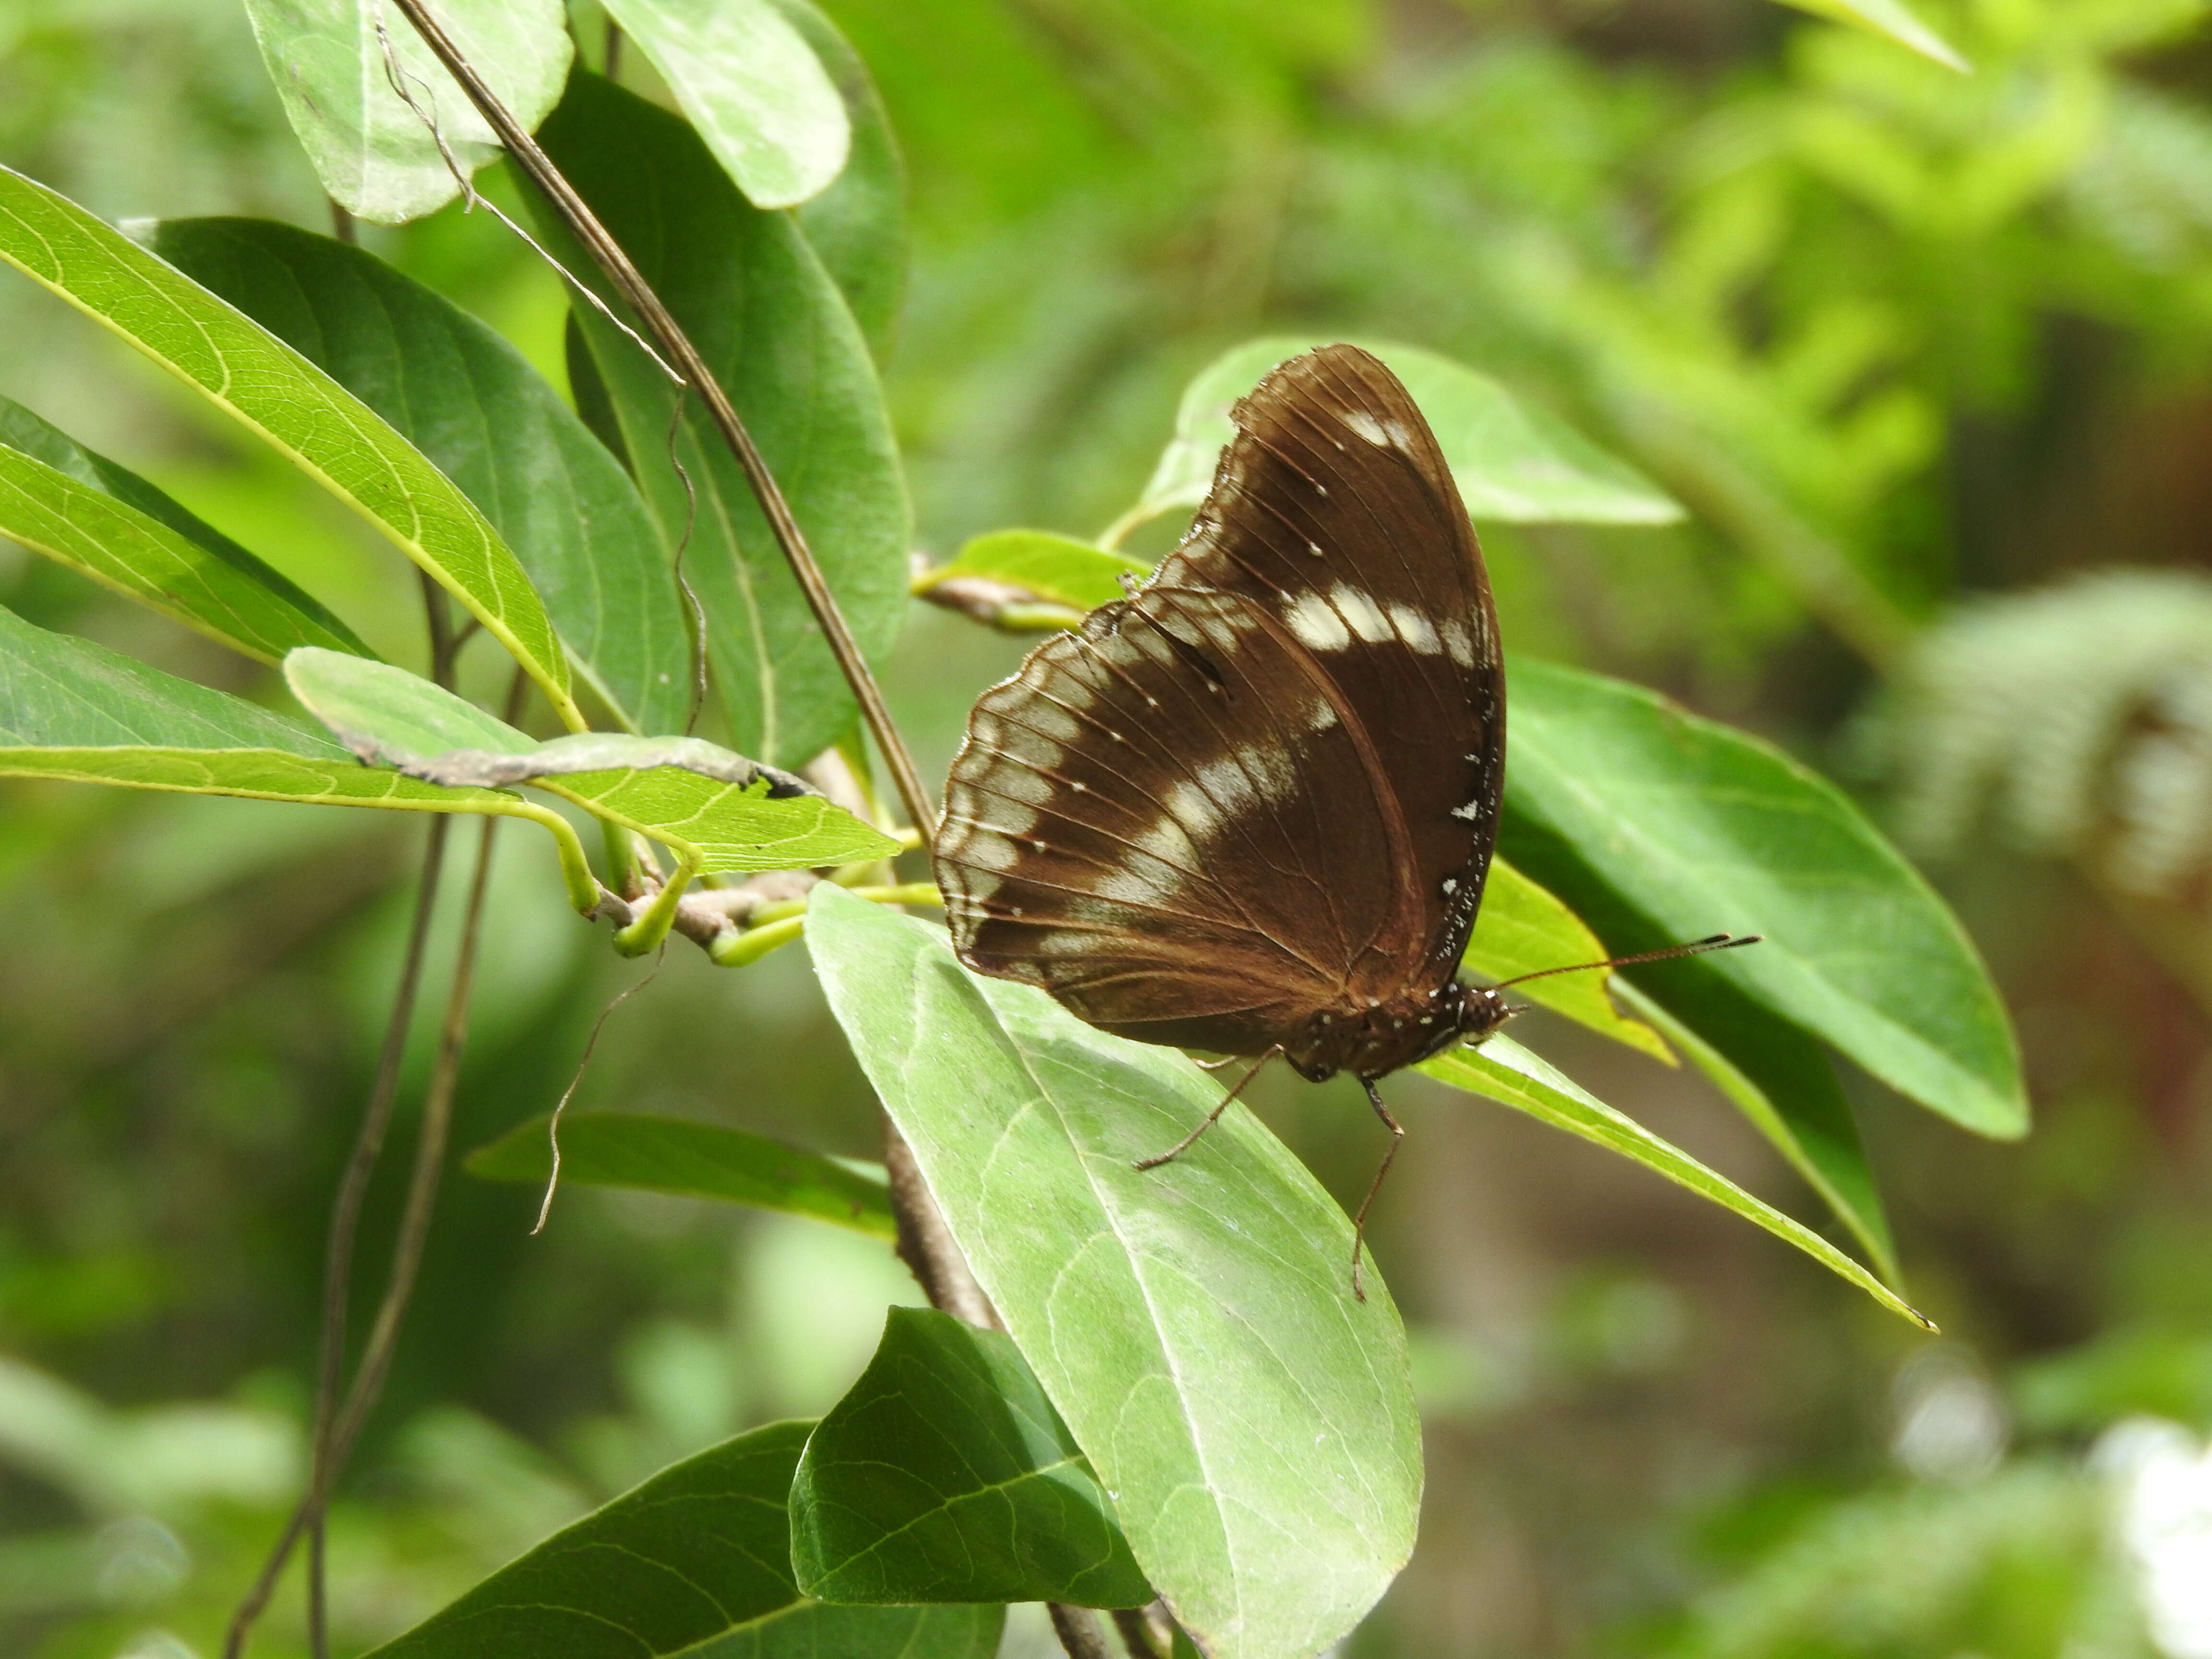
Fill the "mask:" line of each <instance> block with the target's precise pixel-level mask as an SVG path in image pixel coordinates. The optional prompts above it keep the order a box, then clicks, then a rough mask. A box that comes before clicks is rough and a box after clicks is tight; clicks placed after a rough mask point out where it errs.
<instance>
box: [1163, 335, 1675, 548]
mask: <svg viewBox="0 0 2212 1659" xmlns="http://www.w3.org/2000/svg"><path fill="white" fill-rule="evenodd" d="M1338 338H1340V337H1339V336H1335V335H1324V336H1321V337H1310V336H1309V337H1293V336H1271V337H1268V338H1266V339H1260V340H1250V341H1247V342H1246V343H1244V344H1243V345H1241V346H1238V347H1237V348H1236V349H1233V350H1231V351H1229V352H1227V353H1225V354H1224V355H1223V356H1220V357H1218V358H1216V359H1215V360H1214V361H1213V362H1212V363H1210V364H1209V365H1207V367H1206V368H1204V369H1202V370H1200V373H1199V375H1198V378H1197V379H1195V380H1193V381H1192V382H1191V383H1190V385H1189V386H1188V387H1187V388H1185V390H1184V392H1183V394H1182V406H1181V408H1180V409H1178V410H1176V431H1175V436H1174V437H1173V438H1172V439H1170V441H1169V442H1168V447H1167V449H1166V451H1165V452H1164V453H1163V454H1162V455H1161V456H1160V459H1159V464H1158V465H1157V466H1156V467H1155V468H1154V469H1153V471H1152V481H1151V482H1150V483H1147V484H1146V486H1145V493H1144V496H1143V499H1142V501H1141V502H1140V504H1139V507H1138V509H1137V510H1136V512H1135V513H1132V515H1131V517H1132V518H1133V519H1148V518H1156V517H1158V515H1159V514H1161V513H1166V512H1169V511H1171V510H1172V509H1174V508H1176V507H1196V506H1197V505H1198V504H1199V503H1200V501H1204V500H1205V499H1206V490H1207V489H1210V488H1211V487H1212V483H1213V469H1214V465H1215V463H1216V462H1217V461H1218V459H1219V458H1220V454H1221V448H1222V446H1223V445H1224V444H1226V443H1227V442H1228V441H1229V439H1230V435H1231V433H1232V432H1233V431H1234V430H1235V428H1233V427H1232V426H1231V423H1230V419H1229V410H1230V406H1231V404H1234V403H1235V402H1236V401H1237V399H1238V398H1242V397H1243V396H1244V395H1245V393H1247V392H1249V391H1251V390H1252V388H1253V387H1254V386H1256V385H1258V384H1259V382H1260V380H1261V377H1262V376H1264V375H1265V374H1267V371H1268V370H1269V369H1271V368H1274V367H1275V365H1276V364H1278V363H1279V362H1284V361H1285V359H1287V358H1291V357H1295V356H1297V355H1298V354H1299V353H1300V352H1303V351H1310V350H1311V349H1314V348H1315V347H1316V346H1322V345H1328V344H1329V343H1332V342H1333V341H1334V340H1336V339H1338ZM1349 343H1351V344H1353V345H1357V346H1360V347H1363V348H1364V349H1366V350H1368V351H1371V352H1373V353H1374V354H1375V355H1376V356H1378V357H1380V358H1381V359H1382V360H1383V362H1385V363H1388V364H1389V366H1390V368H1391V369H1392V371H1393V372H1394V373H1395V374H1397V376H1398V378H1399V379H1400V380H1403V381H1404V382H1405V383H1406V389H1407V391H1408V392H1412V393H1413V401H1414V402H1415V403H1417V404H1419V405H1420V406H1421V413H1422V414H1423V415H1425V416H1427V417H1428V422H1429V425H1430V427H1431V428H1432V429H1433V430H1434V431H1435V433H1436V435H1437V443H1438V444H1439V445H1440V446H1442V447H1443V453H1444V459H1445V460H1446V461H1447V462H1448V463H1449V464H1450V466H1451V470H1452V477H1453V479H1454V480H1455V482H1456V483H1458V485H1459V493H1460V495H1461V497H1462V500H1464V501H1466V503H1467V510H1468V515H1469V516H1470V517H1472V518H1474V519H1475V520H1478V521H1479V520H1484V519H1494V520H1498V521H1500V522H1502V523H1506V524H1538V523H1547V522H1567V523H1583V524H1672V523H1673V522H1674V521H1675V520H1678V519H1680V517H1681V516H1682V509H1681V508H1680V507H1679V506H1677V505H1676V504H1675V503H1674V501H1672V500H1671V499H1670V498H1669V497H1668V495H1666V494H1665V493H1664V492H1662V490H1661V489H1659V487H1658V486H1657V485H1656V484H1654V483H1651V482H1650V480H1649V479H1648V478H1645V477H1644V476H1643V475H1642V474H1640V473H1638V471H1636V470H1635V469H1634V468H1633V467H1632V466H1630V465H1628V464H1627V463H1626V461H1622V460H1620V459H1616V458H1615V457H1613V456H1612V455H1609V454H1607V453H1606V452H1605V451H1603V450H1601V449H1600V448H1599V447H1597V446H1596V445H1595V444H1594V443H1592V442H1590V441H1589V439H1587V438H1585V437H1583V435H1581V434H1580V433H1578V432H1577V431H1575V430H1574V428H1571V427H1570V426H1568V425H1567V424H1566V423H1565V422H1563V421H1560V420H1559V419H1558V418H1557V417H1555V416H1552V415H1550V414H1548V413H1547V412H1546V411H1544V410H1541V409H1540V408H1537V407H1536V406H1535V405H1534V404H1523V403H1521V402H1519V401H1518V400H1517V399H1516V398H1514V397H1513V396H1512V394H1511V393H1510V392H1507V391H1506V390H1505V388H1504V386H1500V385H1498V382H1497V381H1495V380H1492V379H1491V378H1490V377H1489V376H1488V375H1486V374H1477V373H1475V371H1474V370H1473V369H1471V368H1467V367H1465V366H1464V365H1463V364H1460V363H1455V362H1452V361H1451V359H1449V358H1448V357H1440V356H1437V354H1436V353H1435V352H1432V351H1424V350H1422V349H1420V348H1419V347H1418V346H1407V345H1398V344H1395V343H1390V342H1388V341H1378V340H1364V339H1362V340H1353V341H1351V342H1349Z"/></svg>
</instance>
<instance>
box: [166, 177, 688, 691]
mask: <svg viewBox="0 0 2212 1659" xmlns="http://www.w3.org/2000/svg"><path fill="white" fill-rule="evenodd" d="M144 239H145V240H146V241H147V242H148V245H149V246H151V247H152V248H153V250H154V251H155V252H156V253H158V254H160V255H161V258H164V259H167V261H168V262H169V263H170V264H173V265H174V266H176V267H177V269H179V270H181V271H183V272H184V273H185V275H186V276H190V277H191V279H192V280H193V281H194V282H196V283H199V284H201V285H202V286H203V287H204V288H206V289H210V291H211V292H213V293H215V294H216V295H220V296H221V297H222V298H223V299H225V300H228V301H229V302H230V303H231V304H233V305H234V306H236V307H238V308H239V309H240V311H243V312H244V313H246V315H247V316H249V317H251V318H252V319H253V320H254V321H256V322H258V323H259V324H260V325H262V326H263V327H264V328H266V329H267V330H269V331H270V333H272V334H274V335H276V337H278V338H279V339H281V340H283V341H284V342H285V343H287V344H289V345H290V346H292V347H293V348H294V349H296V350H297V351H298V352H299V353H300V354H301V356H304V357H306V358H307V360H308V361H309V362H312V363H313V364H314V365H315V366H316V367H317V368H320V369H322V370H323V371H324V372H325V373H326V374H329V375H330V376H331V378H332V379H334V380H337V382H338V384H339V385H341V386H344V387H345V388H346V390H347V391H349V392H352V393H353V394H354V395H355V396H356V397H357V398H360V399H361V400H362V402H363V403H365V404H368V406H369V407H370V408H371V409H373V410H375V411H376V412H377V413H378V414H379V415H380V416H383V417H384V418H385V419H386V420H387V421H389V422H391V423H392V428H393V429H395V430H396V431H398V433H399V434H401V435H403V436H404V437H405V438H406V439H408V440H409V441H410V442H412V443H413V444H414V445H415V446H416V447H417V448H419V449H420V450H421V451H422V453H424V454H425V455H427V456H428V457H429V458H430V459H431V460H432V461H433V462H435V464H436V465H437V467H438V470H439V471H441V472H443V473H444V474H445V475H446V476H447V477H448V478H451V479H452V480H453V482H454V483H457V484H459V486H460V487H461V489H462V491H463V492H464V493H465V495H467V496H468V498H469V499H470V500H471V501H473V502H475V503H476V505H477V507H479V508H481V509H482V510H483V514H484V516H485V517H486V518H488V519H489V520H491V522H492V524H493V526H495V528H496V529H497V530H498V531H499V533H500V534H501V537H503V538H505V540H506V542H507V545H508V546H509V547H511V548H513V550H514V555H515V557H516V558H517V559H519V560H520V561H521V563H522V568H523V569H524V570H526V572H528V573H529V576H530V580H531V581H532V584H533V585H534V586H536V588H537V589H538V594H539V596H540V597H541V598H542V599H544V602H545V608H546V610H547V611H548V612H549V613H550V615H551V617H552V618H553V622H554V624H555V626H556V627H557V628H558V629H560V631H561V638H562V642H563V643H564V644H566V645H567V647H568V649H569V651H570V652H571V653H573V654H574V657H575V659H576V661H577V664H578V665H579V666H580V667H581V668H582V669H583V670H584V671H585V672H586V674H588V675H589V676H590V677H591V678H592V680H593V682H594V683H595V684H597V685H598V686H599V690H600V691H601V694H602V695H603V696H605V698H606V700H607V702H608V703H609V704H610V705H611V707H612V708H613V709H614V711H615V714H616V715H617V718H619V719H621V720H623V721H625V722H627V723H628V724H629V726H631V727H632V728H633V729H635V730H637V731H641V732H673V731H676V730H678V728H679V727H681V726H683V724H684V716H685V714H686V712H687V711H688V709H689V707H690V693H691V684H690V682H691V674H690V654H689V652H688V650H687V648H686V647H685V643H684V639H685V635H684V613H683V609H682V606H681V605H679V604H678V599H677V593H676V583H675V580H674V579H673V577H672V576H671V574H670V570H669V563H668V556H667V554H666V552H665V550H664V549H663V548H662V547H661V545H660V539H659V536H658V535H657V534H656V533H655V532H654V529H653V520H652V519H651V517H650V516H649V515H648V514H647V512H646V510H645V503H644V502H643V501H641V500H640V499H639V498H638V494H637V488H636V486H635V484H633V483H631V482H630V481H629V477H628V475H626V474H625V473H624V472H623V470H622V465H621V464H620V463H619V462H618V461H617V460H616V459H615V458H614V457H613V456H611V455H610V454H608V453H607V452H606V449H605V446H603V445H601V444H600V443H599V441H597V440H595V439H594V438H593V437H592V435H591V434H590V433H589V432H588V431H586V429H585V428H584V426H583V423H582V422H580V421H579V420H578V419H577V418H576V416H574V414H572V413H570V412H569V410H568V405H567V404H564V403H563V402H562V400H561V397H560V394H559V393H557V392H555V391H554V390H553V388H552V387H551V386H548V385H547V384H546V383H545V380H544V377H543V376H542V375H540V374H538V372H537V370H535V369H533V368H531V367H530V365H529V364H528V363H527V362H524V361H523V358H522V355H521V354H520V352H518V351H517V350H515V349H514V348H513V346H511V345H509V344H507V342H506V341H505V340H503V339H501V337H499V335H497V334H496V333H495V332H493V331H491V330H490V329H489V328H487V327H485V326H484V325H483V324H482V323H480V322H478V321H477V319H475V318H473V317H471V316H470V315H469V314H468V313H466V312H465V311H463V310H462V309H461V308H460V307H459V306H456V305H454V304H453V302H452V301H448V300H447V299H444V298H443V297H441V295H437V294H435V293H433V292H432V291H431V290H430V289H427V288H425V287H423V286H422V284H421V283H417V282H416V281H415V280H414V279H413V278H411V277H409V276H402V275H401V274H400V273H399V272H398V271H396V270H393V269H392V267H391V266H390V265H387V264H385V263H384V262H383V261H382V260H380V259H379V258H376V257H375V256H374V255H373V254H370V253H367V252H363V251H362V250H361V249H359V248H355V247H348V246H346V245H345V244H344V243H343V242H338V241H334V240H331V238H329V237H327V236H315V235H311V234H308V233H307V232H306V231H304V230H300V229H296V228H294V227H292V226H290V225H285V224H278V223H276V222H273V221H270V220H267V219H170V220H164V221H162V222H161V223H159V224H156V225H154V226H152V227H150V228H149V229H148V231H146V232H145V233H144Z"/></svg>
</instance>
